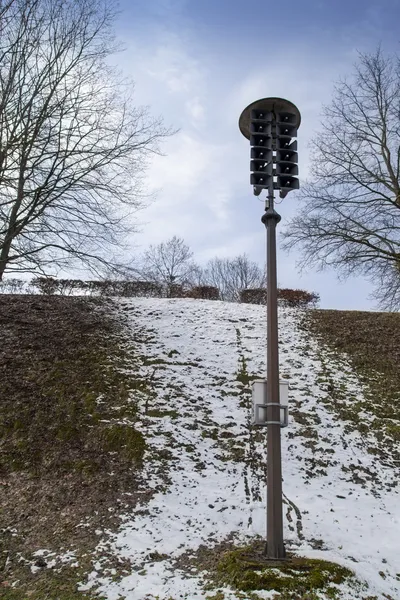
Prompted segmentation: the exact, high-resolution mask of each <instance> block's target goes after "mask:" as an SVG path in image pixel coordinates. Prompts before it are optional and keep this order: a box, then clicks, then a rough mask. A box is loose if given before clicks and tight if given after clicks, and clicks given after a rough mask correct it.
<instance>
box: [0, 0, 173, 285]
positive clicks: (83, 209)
mask: <svg viewBox="0 0 400 600" xmlns="http://www.w3.org/2000/svg"><path fill="white" fill-rule="evenodd" d="M1 6H2V8H1V9H0V280H1V279H2V276H3V274H4V272H5V270H7V271H10V272H16V271H27V272H30V271H38V270H39V271H41V272H46V271H47V270H48V269H51V267H54V266H55V265H56V266H57V267H59V268H62V267H64V268H65V267H66V266H68V265H71V264H72V265H75V264H76V265H82V264H84V265H86V266H88V267H89V268H92V269H96V267H97V266H101V265H106V264H110V263H112V260H113V252H114V251H116V249H117V248H119V249H120V248H121V243H122V241H123V240H124V238H125V235H126V234H127V233H128V232H129V233H131V232H132V231H133V230H134V229H132V222H131V221H130V220H129V219H128V216H129V215H132V213H133V212H135V211H136V210H137V209H139V208H140V207H142V206H143V202H144V195H143V187H142V182H143V176H144V171H145V167H146V163H147V159H148V158H149V157H150V156H151V155H152V154H154V153H157V152H158V151H159V150H158V144H159V141H160V140H161V138H163V137H164V136H165V135H168V134H169V133H170V132H169V131H166V130H165V128H164V127H163V125H162V122H161V120H160V119H152V118H151V117H150V116H149V114H148V110H147V109H146V108H143V107H141V108H135V107H134V106H133V104H132V95H131V90H132V88H131V86H130V84H129V83H128V82H126V81H124V80H123V79H121V77H120V76H119V75H118V73H117V72H116V70H115V69H113V68H111V67H110V66H109V62H108V58H109V57H110V55H111V54H113V53H114V52H115V50H116V49H118V47H117V45H116V44H115V43H114V40H113V35H112V24H113V20H114V16H115V7H114V6H113V1H112V0H111V1H110V0H14V1H9V2H6V3H5V4H4V3H2V4H1Z"/></svg>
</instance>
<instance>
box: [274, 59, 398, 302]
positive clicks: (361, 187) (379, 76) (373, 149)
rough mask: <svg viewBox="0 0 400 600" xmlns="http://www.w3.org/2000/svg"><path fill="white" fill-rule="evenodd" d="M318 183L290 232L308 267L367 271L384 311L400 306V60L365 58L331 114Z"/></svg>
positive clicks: (306, 189)
mask: <svg viewBox="0 0 400 600" xmlns="http://www.w3.org/2000/svg"><path fill="white" fill-rule="evenodd" d="M323 115H324V120H323V123H322V127H323V129H322V131H321V133H320V134H319V135H317V136H316V138H315V139H314V140H313V142H312V150H313V154H312V170H311V178H310V181H309V182H308V183H307V184H306V185H305V186H303V188H302V190H301V191H300V199H302V200H303V203H302V205H301V210H300V211H299V214H298V215H297V216H296V217H295V218H294V219H293V220H292V221H291V222H290V223H289V225H288V227H287V229H286V232H285V247H286V248H287V249H291V248H292V247H293V246H295V247H298V248H299V249H300V250H301V253H302V263H301V264H302V265H311V266H312V265H314V266H317V267H318V268H320V269H324V268H326V267H334V268H335V269H337V270H338V272H339V273H340V275H341V276H342V277H346V276H348V275H350V274H361V275H364V276H366V277H367V278H368V279H370V280H371V281H372V282H373V283H374V285H375V286H376V292H375V297H376V299H377V300H378V301H379V302H380V305H381V306H382V307H383V308H387V309H399V308H400V60H399V58H398V57H397V56H393V57H390V56H389V57H387V56H384V55H383V53H382V51H381V50H380V49H379V50H378V51H377V52H376V53H374V54H361V55H360V59H359V62H358V65H357V66H356V69H355V73H354V75H353V77H352V78H351V79H350V80H345V81H341V82H340V83H339V84H338V85H337V87H336V89H335V93H334V98H333V101H332V103H331V105H330V106H327V107H325V109H324V113H323Z"/></svg>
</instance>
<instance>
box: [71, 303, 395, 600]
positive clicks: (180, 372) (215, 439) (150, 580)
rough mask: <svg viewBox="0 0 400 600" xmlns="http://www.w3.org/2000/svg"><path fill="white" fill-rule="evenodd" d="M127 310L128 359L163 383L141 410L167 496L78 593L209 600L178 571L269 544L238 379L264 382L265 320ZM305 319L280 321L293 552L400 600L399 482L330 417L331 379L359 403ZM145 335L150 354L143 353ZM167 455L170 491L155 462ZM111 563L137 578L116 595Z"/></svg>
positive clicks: (196, 310) (152, 306) (220, 312)
mask: <svg viewBox="0 0 400 600" xmlns="http://www.w3.org/2000/svg"><path fill="white" fill-rule="evenodd" d="M119 304H120V309H121V319H124V320H125V321H126V328H127V331H128V332H129V334H130V336H131V338H132V341H131V347H132V348H134V349H135V351H136V352H137V353H139V354H140V355H142V356H146V357H147V366H143V367H141V369H142V372H143V374H144V375H146V374H148V375H149V376H150V374H153V377H154V386H155V389H156V394H155V396H154V397H153V398H151V401H150V404H149V400H148V399H147V400H146V399H145V398H144V397H140V395H139V393H137V397H136V398H133V399H134V400H135V401H138V402H139V403H140V406H141V411H142V414H143V422H142V424H141V427H142V430H143V431H144V432H145V435H146V439H147V441H148V443H149V450H148V453H147V460H146V467H145V479H147V481H146V485H147V486H151V487H153V488H154V489H156V490H158V491H157V492H156V493H155V496H154V497H153V499H152V501H151V502H150V503H149V504H147V505H141V506H139V507H137V510H136V511H135V513H134V514H124V515H123V517H122V518H123V525H122V526H121V528H120V531H119V532H118V534H117V535H109V536H105V537H104V539H103V540H102V541H101V542H100V544H99V547H98V563H97V565H96V567H97V568H95V570H94V571H93V573H91V575H90V577H89V580H88V581H87V582H85V583H84V584H83V585H82V588H81V589H90V588H91V587H93V586H94V587H97V586H99V588H98V591H99V592H101V593H102V594H103V595H104V596H106V597H107V598H108V599H109V600H117V599H118V598H126V599H127V600H144V599H148V600H155V599H158V600H169V598H173V599H175V598H186V599H188V600H192V599H196V598H206V597H207V593H206V592H204V589H203V580H202V576H201V575H199V574H196V573H193V576H191V577H188V574H187V573H184V572H183V571H178V570H177V569H176V568H174V566H173V563H174V559H176V558H177V557H179V556H180V555H182V554H183V553H187V552H189V553H190V552H194V551H195V550H196V549H197V548H198V547H199V546H200V545H201V544H207V545H212V544H213V543H215V542H218V541H221V540H224V539H226V538H227V537H228V536H229V535H230V534H232V533H233V534H235V535H236V537H237V539H246V538H248V537H254V536H255V535H256V534H258V535H261V536H264V535H265V490H264V483H263V470H264V466H265V451H264V443H261V442H260V433H258V434H257V435H255V433H254V431H253V430H252V429H251V428H250V427H249V415H250V410H249V399H250V387H249V385H248V384H246V385H243V383H241V376H243V374H247V375H250V376H251V378H254V379H255V378H260V377H264V376H265V308H263V307H259V306H253V305H243V304H231V303H223V302H213V301H198V300H192V299H186V300H182V299H145V298H143V299H139V298H137V299H126V300H120V301H119ZM298 314H299V313H298V312H296V310H293V309H281V310H280V317H279V318H280V365H281V377H284V378H287V379H288V381H289V384H290V392H289V403H290V413H291V421H290V425H289V427H288V428H287V429H284V430H283V435H282V456H283V479H284V481H283V491H284V497H285V505H284V525H285V541H286V544H287V547H288V548H292V549H295V550H296V552H297V553H298V554H299V555H304V556H308V557H312V558H324V559H326V560H332V561H333V562H337V563H339V564H342V565H344V566H346V567H348V568H350V569H351V570H353V571H354V572H355V574H356V576H357V578H358V579H359V580H360V581H362V582H365V583H366V584H368V590H367V591H366V592H365V595H363V597H366V596H370V597H377V598H379V599H381V598H382V599H383V598H385V597H386V598H388V597H390V598H393V599H394V600H398V599H399V598H400V560H399V558H398V554H399V552H398V548H399V539H400V508H399V506H400V502H399V492H398V488H397V487H396V483H397V479H398V470H397V472H396V468H395V467H394V466H393V465H390V463H388V464H387V465H386V466H383V465H382V464H381V463H379V460H378V459H377V458H376V457H375V456H374V455H373V454H370V453H369V452H368V450H369V449H370V448H371V447H373V444H374V439H373V438H372V436H371V437H370V436H369V435H365V436H361V435H360V434H358V433H357V432H351V433H348V432H346V431H345V429H344V424H343V423H341V422H339V421H338V420H337V418H335V415H334V413H332V411H331V410H329V394H330V390H329V385H327V382H326V380H325V379H324V374H325V375H326V372H327V368H329V374H330V381H331V382H332V381H337V382H338V383H340V385H341V390H342V393H343V390H344V392H345V393H346V394H347V396H348V401H349V403H351V402H355V401H356V400H357V399H360V398H361V397H362V389H361V387H360V385H359V383H358V381H357V378H356V377H355V375H354V374H353V373H352V372H351V369H350V367H349V366H348V365H347V364H346V363H345V361H343V360H342V361H338V360H335V358H334V357H333V355H329V354H328V353H324V352H322V351H321V350H320V349H319V348H318V346H317V345H316V343H315V342H314V341H313V340H311V339H309V338H308V336H307V335H306V334H305V333H304V332H303V331H301V330H300V329H299V328H298V327H297V323H298ZM143 328H145V329H146V330H147V332H148V340H147V342H146V343H143V342H140V343H139V342H137V339H136V338H138V336H137V335H136V333H137V332H138V331H143ZM152 359H153V360H152ZM148 363H154V364H148ZM327 365H328V366H327ZM240 374H241V375H240ZM330 385H331V384H330ZM146 404H147V406H146ZM146 411H147V414H146ZM163 413H164V414H163ZM365 418H366V419H368V415H365ZM261 437H262V435H261ZM256 438H257V439H256ZM165 450H168V451H169V453H170V454H169V455H168V456H169V459H168V461H167V462H166V463H165V464H166V465H167V466H166V469H167V472H166V473H164V477H162V474H160V472H159V470H157V469H153V468H152V457H154V456H155V454H157V453H158V452H162V451H165ZM166 478H167V480H168V479H169V480H168V481H167V482H166ZM316 548H318V549H316ZM105 551H111V552H113V553H114V554H116V555H117V556H119V557H123V558H126V559H128V560H129V561H130V562H131V564H132V569H131V573H130V574H129V575H127V576H126V577H123V578H122V580H118V581H115V578H113V577H112V574H110V576H109V577H108V576H107V577H105V576H104V571H102V569H101V564H102V553H103V552H105ZM155 557H156V558H155ZM396 574H397V576H396ZM225 592H226V596H225V597H226V598H227V599H231V600H234V599H236V597H237V596H236V595H235V593H234V592H232V591H230V590H225ZM342 592H343V595H342V597H343V598H344V599H346V598H347V599H356V598H360V597H361V596H360V595H359V593H357V592H355V591H352V590H351V589H350V588H343V590H342ZM208 594H210V592H208ZM385 594H386V596H385ZM259 597H260V598H272V597H274V594H273V593H272V594H271V593H259ZM321 598H322V596H321Z"/></svg>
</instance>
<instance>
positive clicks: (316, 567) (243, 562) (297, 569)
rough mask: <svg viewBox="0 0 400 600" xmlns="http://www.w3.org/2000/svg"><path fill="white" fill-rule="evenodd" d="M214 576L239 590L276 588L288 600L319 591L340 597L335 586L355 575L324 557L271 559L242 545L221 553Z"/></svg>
mask: <svg viewBox="0 0 400 600" xmlns="http://www.w3.org/2000/svg"><path fill="white" fill-rule="evenodd" d="M215 577H216V580H217V582H218V583H219V584H220V585H229V586H231V587H233V588H234V589H236V590H240V591H243V592H247V591H257V590H263V591H264V590H267V591H270V590H271V591H272V590H274V591H276V592H279V593H280V594H281V596H280V598H285V599H286V598H287V599H288V600H289V599H292V598H293V599H295V598H298V597H299V595H300V594H308V595H309V597H310V599H311V598H315V599H317V598H318V595H317V594H318V592H324V593H325V594H327V595H328V597H331V598H337V597H339V595H338V590H337V588H336V587H335V586H337V585H340V584H342V583H344V582H345V581H346V580H350V579H352V578H353V577H354V576H353V573H352V572H351V571H350V570H349V569H346V568H345V567H342V566H340V565H337V564H335V563H331V562H328V561H324V560H316V559H309V558H300V557H295V556H291V557H290V558H289V559H288V560H285V561H282V562H279V561H276V562H275V561H274V562H273V563H271V562H269V563H268V562H267V561H266V559H264V557H262V556H261V555H260V556H257V555H256V554H255V553H254V549H253V548H251V547H243V548H238V549H235V550H232V551H228V552H226V553H224V554H223V555H222V556H221V558H220V560H219V561H218V563H217V567H216V571H215ZM310 594H312V595H310Z"/></svg>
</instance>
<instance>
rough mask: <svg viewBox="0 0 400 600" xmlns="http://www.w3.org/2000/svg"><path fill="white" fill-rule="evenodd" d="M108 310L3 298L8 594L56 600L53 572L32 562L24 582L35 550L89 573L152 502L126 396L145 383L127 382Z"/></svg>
mask: <svg viewBox="0 0 400 600" xmlns="http://www.w3.org/2000/svg"><path fill="white" fill-rule="evenodd" d="M112 310H113V303H112V301H110V300H107V301H105V300H99V299H93V298H92V299H83V298H76V297H75V298H74V297H70V298H68V297H60V296H54V297H44V296H16V295H15V296H13V295H1V296H0V331H1V347H0V380H1V387H0V489H1V493H0V533H1V537H0V561H1V562H0V580H1V577H2V578H3V586H2V587H3V589H5V592H4V593H6V591H7V594H8V596H6V597H9V598H16V599H18V598H21V599H22V598H25V597H28V596H29V597H31V598H33V599H35V598H36V597H38V598H39V597H46V598H53V597H56V596H54V595H52V594H51V592H48V590H47V588H48V587H49V586H50V587H49V589H51V585H50V583H49V581H50V580H51V579H52V578H53V579H54V577H56V569H55V567H54V568H53V570H52V569H48V568H46V567H47V566H48V563H49V562H50V561H49V560H48V559H46V558H41V559H36V562H37V561H39V563H40V564H38V566H39V568H40V569H41V570H40V572H39V573H36V574H33V573H31V569H30V566H31V564H32V563H29V562H28V561H32V560H33V562H35V558H33V553H34V552H35V551H37V550H39V549H47V550H49V551H51V552H54V553H55V554H60V553H61V554H62V553H65V552H66V551H67V550H69V549H74V550H75V553H76V558H77V559H78V563H79V568H80V567H82V565H83V564H84V563H85V562H86V564H85V567H87V568H90V559H89V557H90V552H91V551H93V549H94V547H95V546H96V544H97V542H98V541H99V535H100V534H101V533H103V532H104V530H105V529H112V528H114V527H116V526H117V525H118V523H119V519H118V514H120V513H122V512H124V511H128V510H130V509H131V508H132V507H133V506H135V505H136V504H137V502H138V500H139V499H140V500H141V501H143V500H147V499H149V498H150V497H151V495H152V492H151V491H150V490H147V489H146V487H145V486H144V485H143V482H141V479H140V470H141V466H142V460H143V454H144V450H145V446H146V445H145V440H144V438H143V436H142V434H141V433H140V432H139V431H137V430H136V429H135V420H136V418H137V411H136V406H135V404H134V403H133V402H132V400H131V394H130V392H131V391H132V390H133V389H140V390H142V391H143V388H144V386H145V384H144V383H143V381H142V380H139V379H135V376H134V375H133V374H127V371H128V369H127V367H131V364H130V362H129V361H130V357H129V356H128V355H127V353H126V352H125V351H124V350H123V349H122V347H121V331H120V328H119V326H118V324H117V322H116V321H115V320H114V319H113V317H112V316H111V315H112ZM84 556H86V559H85V558H83V557H84ZM74 573H75V574H74V575H73V576H72V575H71V577H72V579H73V582H72V583H71V586H70V587H68V589H66V592H65V593H66V597H68V598H72V597H74V598H75V595H73V594H75V592H74V593H72V590H73V589H75V588H76V579H77V574H78V570H77V567H76V568H75V571H74ZM68 577H69V575H67V574H65V576H64V580H66V579H68ZM79 577H82V572H81V571H79ZM16 582H17V583H16ZM43 582H44V583H43ZM13 584H14V585H15V586H16V587H15V588H11V586H12V585H13ZM41 586H42V587H41ZM46 586H47V587H46ZM56 589H57V590H58V589H59V588H58V587H56ZM0 590H1V583H0ZM28 592H29V594H28ZM40 592H41V593H42V596H40ZM44 592H46V595H45V596H44V595H43V593H44ZM60 593H61V592H60ZM35 594H38V595H37V596H36V595H35ZM49 594H50V595H49ZM0 595H1V593H0ZM82 596H83V594H79V595H78V596H76V597H82ZM2 597H3V596H2ZM57 597H58V596H57ZM59 598H60V599H62V598H64V596H62V595H60V596H59Z"/></svg>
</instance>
